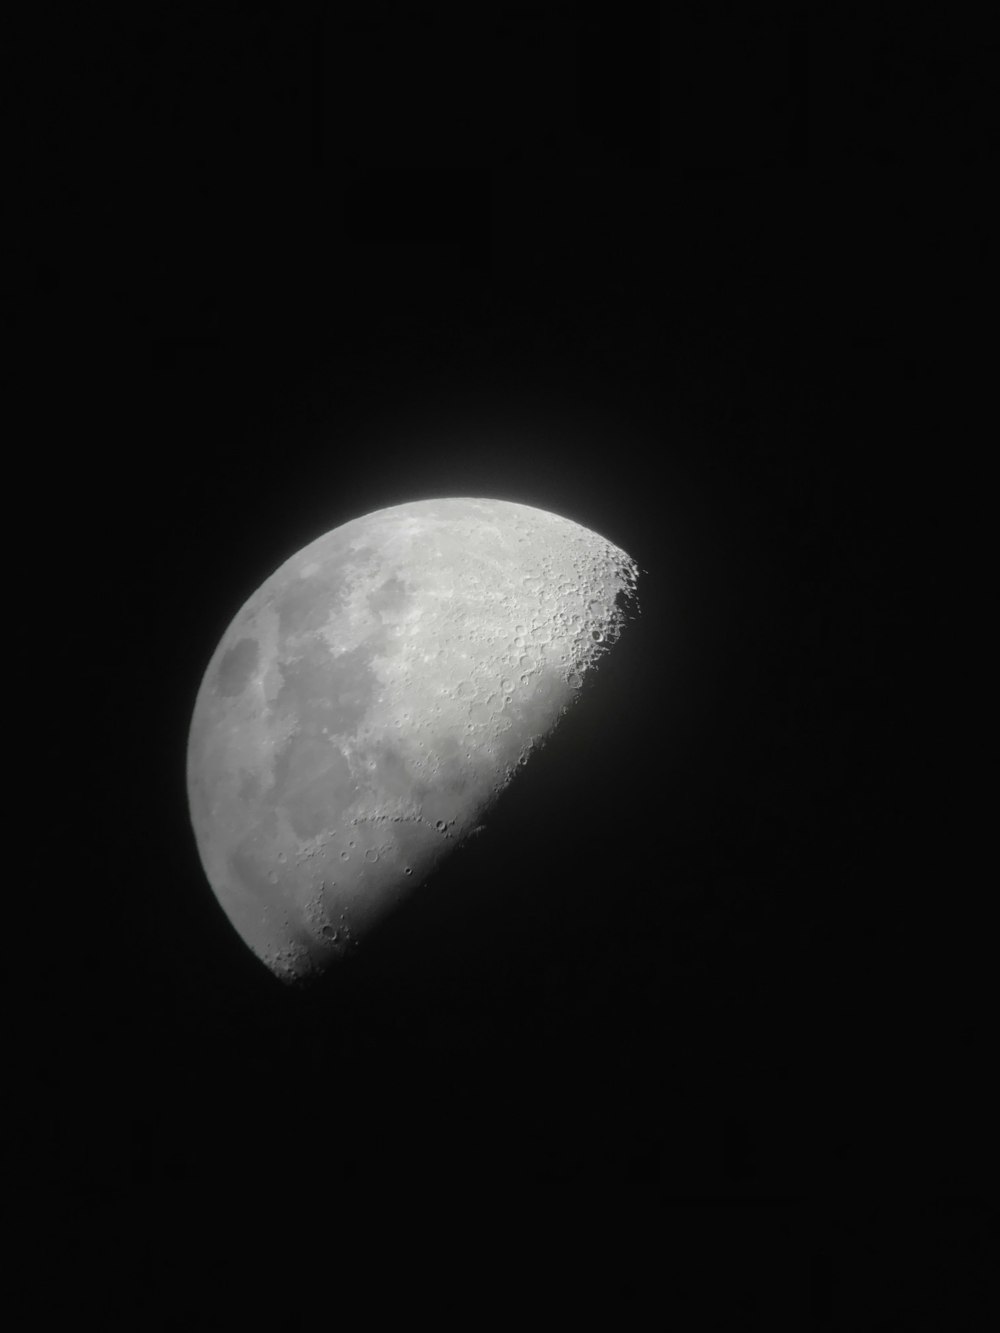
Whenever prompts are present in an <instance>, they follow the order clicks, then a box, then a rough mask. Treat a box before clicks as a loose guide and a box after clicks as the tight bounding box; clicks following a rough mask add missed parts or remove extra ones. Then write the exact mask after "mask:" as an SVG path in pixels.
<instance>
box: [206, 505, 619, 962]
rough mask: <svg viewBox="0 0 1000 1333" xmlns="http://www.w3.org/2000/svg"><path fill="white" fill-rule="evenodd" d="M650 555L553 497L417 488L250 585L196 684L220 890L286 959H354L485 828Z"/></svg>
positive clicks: (235, 916) (614, 629)
mask: <svg viewBox="0 0 1000 1333" xmlns="http://www.w3.org/2000/svg"><path fill="white" fill-rule="evenodd" d="M637 573H638V571H637V568H636V565H635V562H634V561H633V560H632V559H631V558H630V557H629V556H628V555H626V553H625V552H624V551H622V550H620V549H619V548H618V547H616V546H614V545H612V544H611V543H610V542H608V541H606V540H605V539H604V538H602V537H600V536H598V535H597V534H596V533H594V532H591V531H589V530H588V529H586V528H583V527H581V526H580V525H578V524H576V523H574V522H572V521H570V520H569V519H566V518H563V517H560V516H559V515H557V514H551V513H547V512H544V511H543V510H539V509H534V508H530V507H528V506H526V505H521V504H514V503H510V502H507V501H500V500H483V499H442V500H421V501H417V502H414V503H410V504H403V505H398V506H395V507H394V508H391V509H383V510H379V511H377V512H376V513H372V514H368V515H366V516H364V517H362V518H358V519H354V520H353V521H351V522H349V523H345V524H343V525H342V526H341V527H339V528H336V529H334V530H333V531H331V532H328V533H326V534H325V535H324V536H322V537H319V538H318V539H317V540H315V541H313V542H311V543H310V544H309V545H307V546H305V547H304V548H303V549H302V550H301V551H299V552H298V553H297V554H295V555H293V556H292V557H291V558H290V559H289V560H286V561H285V563H284V564H283V565H282V566H281V567H280V568H279V569H277V570H276V571H275V572H274V573H273V574H272V575H271V576H270V578H268V579H267V580H266V581H265V582H264V583H263V584H262V585H261V587H260V588H259V589H258V590H257V592H255V593H254V594H253V596H252V597H251V598H250V599H249V600H248V601H247V602H246V604H245V605H244V606H243V607H242V608H241V609H240V611H239V612H238V613H237V615H236V616H235V617H234V619H233V621H232V623H231V624H230V626H229V628H228V629H227V631H226V632H225V634H224V635H223V637H222V639H221V641H220V643H219V645H218V647H217V648H216V650H215V653H214V654H213V656H212V659H211V661H210V662H209V664H208V667H207V669H206V671H205V675H204V678H203V680H202V683H201V687H200V689H199V691H198V696H197V700H196V703H195V707H194V713H193V717H192V720H191V728H190V735H189V740H188V755H187V783H188V799H189V807H190V814H191V822H192V825H193V828H194V833H195V838H196V841H197V845H198V851H199V854H200V857H201V861H202V865H203V867H204V869H205V873H206V875H207V877H208V880H209V883H210V884H211V886H212V889H213V890H214V892H215V894H216V895H217V897H218V899H219V902H220V903H221V905H222V907H223V908H224V910H225V912H226V914H227V915H228V917H229V920H230V921H231V922H232V924H233V926H234V927H235V928H236V930H237V931H238V932H239V934H240V936H241V937H242V939H243V940H244V941H245V943H246V944H247V945H248V946H249V947H250V949H252V950H253V952H254V953H255V954H256V956H257V957H258V958H259V959H261V961H262V962H264V963H265V964H266V965H267V966H268V967H269V968H270V969H271V970H272V971H273V972H274V973H275V974H276V975H277V976H278V977H280V978H282V979H283V980H286V981H296V980H302V979H305V978H308V977H309V976H310V975H316V974H318V973H321V972H322V971H324V970H325V969H326V968H327V967H328V966H329V965H330V964H331V963H333V962H335V961H336V960H337V959H338V958H341V957H343V956H344V954H345V953H347V952H348V951H349V950H351V949H352V948H353V947H355V946H356V945H358V944H359V943H360V942H361V941H363V939H364V937H365V934H366V932H368V931H369V930H370V929H371V927H372V926H373V925H374V924H375V923H376V922H377V921H378V920H379V919H380V918H381V917H383V916H384V915H385V914H386V913H387V912H389V911H391V910H392V909H393V907H394V906H395V905H397V904H398V903H399V902H401V901H402V899H403V898H404V897H405V896H406V895H407V894H409V893H411V892H412V891H413V890H414V889H415V888H416V887H417V886H418V885H419V884H420V882H421V881H422V880H423V879H425V878H426V877H427V875H428V874H429V872H431V871H432V870H433V869H434V868H435V867H436V866H437V865H438V864H440V862H441V859H442V858H443V857H444V856H446V855H448V854H449V852H450V851H451V850H453V849H454V848H455V847H456V846H458V845H459V844H460V843H461V841H462V840H463V838H465V837H467V836H468V835H469V834H470V833H471V832H473V831H475V830H476V829H477V828H479V827H480V825H481V823H482V821H483V819H484V817H486V816H487V812H488V810H489V807H490V805H491V804H492V802H493V801H494V800H495V799H496V797H497V796H498V794H499V793H500V792H501V791H502V790H503V789H504V788H505V787H506V786H507V784H508V783H509V782H510V781H511V780H512V779H513V778H515V776H516V774H517V773H518V771H519V769H520V767H522V766H524V765H525V764H527V763H528V762H529V761H530V756H531V753H532V750H533V749H534V748H535V747H537V746H538V745H539V744H541V743H542V742H543V741H544V740H545V739H546V738H547V737H548V735H549V734H550V733H551V732H552V731H553V729H554V728H555V727H556V726H557V725H558V723H559V721H560V719H561V718H562V717H563V716H564V715H565V714H566V713H567V711H568V710H569V708H570V707H571V706H572V705H573V704H574V703H575V702H576V701H577V699H578V698H579V694H580V687H581V684H582V682H583V680H584V678H585V677H586V676H587V674H588V673H589V672H592V671H593V670H594V669H595V667H596V666H597V665H598V664H599V662H600V660H601V658H602V656H603V655H604V654H605V653H607V652H608V651H609V650H610V649H611V648H612V646H613V644H614V643H615V641H616V640H617V638H618V636H619V634H620V632H621V630H622V628H623V626H624V624H625V623H626V621H627V620H628V618H629V616H630V615H632V614H633V613H634V612H635V611H636V609H637V603H636V596H635V589H636V582H637ZM469 892H470V893H474V892H475V885H474V884H470V885H469Z"/></svg>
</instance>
